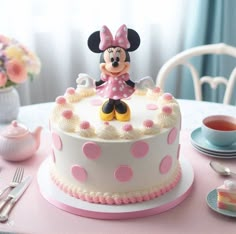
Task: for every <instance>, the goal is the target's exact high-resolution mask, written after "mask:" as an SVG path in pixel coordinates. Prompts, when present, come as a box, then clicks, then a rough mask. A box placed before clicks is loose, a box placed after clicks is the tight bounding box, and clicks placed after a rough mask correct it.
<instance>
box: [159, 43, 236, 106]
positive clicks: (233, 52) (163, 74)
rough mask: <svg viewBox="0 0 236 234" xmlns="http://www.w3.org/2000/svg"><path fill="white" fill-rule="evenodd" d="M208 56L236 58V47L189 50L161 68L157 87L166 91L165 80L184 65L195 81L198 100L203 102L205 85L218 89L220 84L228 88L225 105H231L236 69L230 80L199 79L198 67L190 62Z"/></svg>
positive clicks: (223, 78)
mask: <svg viewBox="0 0 236 234" xmlns="http://www.w3.org/2000/svg"><path fill="white" fill-rule="evenodd" d="M207 54H219V55H223V54H225V55H229V56H232V57H236V47H233V46H229V45H226V44H223V43H219V44H211V45H203V46H198V47H194V48H191V49H187V50H185V51H183V52H181V53H179V54H177V55H175V56H174V57H172V58H171V59H170V60H168V61H167V62H166V63H165V64H164V65H163V66H162V67H161V69H160V71H159V73H158V75H157V79H156V83H157V85H158V86H159V87H160V88H162V89H164V85H165V80H166V78H167V77H168V75H169V73H170V72H171V71H172V70H173V69H174V68H176V67H177V66H179V65H184V66H186V67H187V68H188V69H189V70H190V73H191V76H192V79H193V86H194V93H195V99H196V100H198V101H202V85H203V84H204V83H209V85H210V87H211V88H212V89H216V88H217V86H218V85H219V84H224V85H225V86H226V87H225V93H224V99H223V103H224V104H230V101H231V98H232V93H233V87H234V84H235V80H236V67H235V68H234V69H233V71H232V72H231V74H230V77H229V79H227V78H225V77H222V76H218V77H211V76H203V77H199V73H198V71H197V69H196V67H195V66H194V65H193V64H192V63H191V62H190V61H189V60H190V59H191V58H192V57H196V56H200V55H207ZM235 61H236V60H235Z"/></svg>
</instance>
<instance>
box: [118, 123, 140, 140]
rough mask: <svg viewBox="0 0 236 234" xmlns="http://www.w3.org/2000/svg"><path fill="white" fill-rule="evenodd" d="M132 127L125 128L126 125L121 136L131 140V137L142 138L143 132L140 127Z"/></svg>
mask: <svg viewBox="0 0 236 234" xmlns="http://www.w3.org/2000/svg"><path fill="white" fill-rule="evenodd" d="M131 128H132V129H130V130H129V129H128V130H127V129H125V126H123V128H122V130H121V133H120V136H121V138H122V139H126V140H131V139H138V138H140V137H141V136H142V135H143V134H142V132H141V131H140V130H139V129H134V128H133V127H131Z"/></svg>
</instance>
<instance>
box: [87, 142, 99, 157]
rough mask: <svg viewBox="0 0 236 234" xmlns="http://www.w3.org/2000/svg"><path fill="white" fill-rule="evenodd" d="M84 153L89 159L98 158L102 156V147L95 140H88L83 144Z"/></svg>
mask: <svg viewBox="0 0 236 234" xmlns="http://www.w3.org/2000/svg"><path fill="white" fill-rule="evenodd" d="M82 151H83V153H84V155H85V156H86V157H87V158H89V159H92V160H94V159H97V158H99V157H100V156H101V148H100V146H99V145H98V144H96V143H95V142H86V143H84V145H83V146H82Z"/></svg>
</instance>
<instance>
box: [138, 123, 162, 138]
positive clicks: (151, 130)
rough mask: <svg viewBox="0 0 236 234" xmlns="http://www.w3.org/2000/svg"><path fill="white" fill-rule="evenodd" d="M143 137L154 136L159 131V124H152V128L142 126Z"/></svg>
mask: <svg viewBox="0 0 236 234" xmlns="http://www.w3.org/2000/svg"><path fill="white" fill-rule="evenodd" d="M141 131H142V132H143V133H144V135H154V134H157V133H159V132H160V131H161V126H160V124H157V123H154V124H153V126H152V127H146V126H143V127H142V130H141Z"/></svg>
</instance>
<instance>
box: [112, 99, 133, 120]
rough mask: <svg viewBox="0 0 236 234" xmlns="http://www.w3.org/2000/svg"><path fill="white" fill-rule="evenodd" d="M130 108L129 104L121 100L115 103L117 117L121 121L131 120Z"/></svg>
mask: <svg viewBox="0 0 236 234" xmlns="http://www.w3.org/2000/svg"><path fill="white" fill-rule="evenodd" d="M130 115H131V113H130V108H129V106H128V105H127V104H126V103H125V102H122V101H120V100H118V101H116V103H115V118H116V119H117V120H119V121H122V122H125V121H129V120H130Z"/></svg>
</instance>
